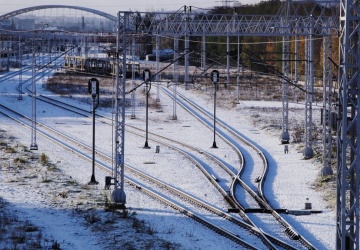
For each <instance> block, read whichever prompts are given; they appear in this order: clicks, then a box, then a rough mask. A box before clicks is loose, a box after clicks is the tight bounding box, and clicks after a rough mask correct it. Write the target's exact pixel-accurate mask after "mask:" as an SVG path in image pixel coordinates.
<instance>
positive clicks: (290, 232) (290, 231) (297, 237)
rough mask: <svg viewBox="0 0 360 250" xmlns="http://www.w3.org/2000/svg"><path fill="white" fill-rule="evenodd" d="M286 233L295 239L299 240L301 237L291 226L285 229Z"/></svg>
mask: <svg viewBox="0 0 360 250" xmlns="http://www.w3.org/2000/svg"><path fill="white" fill-rule="evenodd" d="M285 233H286V234H287V235H289V237H290V238H291V239H293V240H299V239H300V235H299V234H298V233H297V232H295V231H294V229H292V228H291V227H287V228H286V229H285Z"/></svg>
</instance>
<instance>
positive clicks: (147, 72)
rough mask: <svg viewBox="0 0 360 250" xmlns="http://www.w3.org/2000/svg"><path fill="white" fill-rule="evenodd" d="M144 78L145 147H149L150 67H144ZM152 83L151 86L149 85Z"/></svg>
mask: <svg viewBox="0 0 360 250" xmlns="http://www.w3.org/2000/svg"><path fill="white" fill-rule="evenodd" d="M143 80H144V81H145V84H146V89H145V91H146V139H145V146H144V148H146V149H149V148H150V147H149V143H148V127H149V126H148V120H149V119H148V117H149V116H148V114H149V92H150V89H151V72H150V70H149V69H144V71H143ZM149 84H150V87H149V86H148V85H149Z"/></svg>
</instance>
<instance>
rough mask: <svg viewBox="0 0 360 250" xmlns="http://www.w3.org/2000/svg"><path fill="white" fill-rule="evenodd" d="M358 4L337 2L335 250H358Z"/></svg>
mask: <svg viewBox="0 0 360 250" xmlns="http://www.w3.org/2000/svg"><path fill="white" fill-rule="evenodd" d="M359 9H360V3H359V1H349V0H341V1H340V30H339V31H340V44H339V57H340V65H339V103H338V104H339V106H338V118H339V119H338V128H337V147H338V153H337V177H336V178H337V195H336V220H337V221H336V222H337V223H336V248H337V249H342V250H345V249H347V250H353V249H359V226H360V224H359V182H360V176H359V174H360V145H359V143H360V140H359V139H360V119H359V112H360V105H359V95H360V79H359V73H360V59H359V57H360V51H359V35H360V29H359V26H360V13H359V12H360V11H359Z"/></svg>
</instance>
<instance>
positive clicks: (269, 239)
mask: <svg viewBox="0 0 360 250" xmlns="http://www.w3.org/2000/svg"><path fill="white" fill-rule="evenodd" d="M39 98H40V99H43V100H44V99H47V102H53V105H54V102H55V101H54V100H52V101H50V98H47V97H44V96H40V97H39ZM56 102H58V101H56ZM60 103H61V102H58V104H55V105H57V106H59V107H61V106H63V105H64V104H60ZM62 108H63V107H62ZM67 109H68V110H71V111H72V112H74V110H73V109H74V107H71V105H68V108H67ZM77 109H78V108H77ZM77 113H78V114H81V115H84V116H89V112H88V111H85V110H81V109H78V111H77ZM102 118H103V119H108V118H107V117H102ZM129 128H130V126H127V130H129ZM132 129H134V130H138V131H140V132H141V130H139V129H138V128H135V127H132ZM132 133H135V132H132ZM151 134H152V135H153V136H154V137H158V138H160V137H161V136H159V135H156V134H154V133H151ZM138 136H141V135H140V134H138ZM163 139H165V140H170V139H168V138H163ZM151 140H154V141H155V142H157V143H161V144H162V145H166V143H164V142H161V141H159V140H157V139H154V138H151ZM170 141H171V142H172V143H173V142H174V141H173V140H170ZM167 146H169V145H167ZM183 146H184V145H183ZM185 147H187V148H191V146H189V145H186V146H185ZM191 150H193V151H199V149H196V148H194V147H193V148H192V149H191ZM178 151H180V150H179V149H178ZM201 154H206V155H207V157H208V158H212V160H214V159H215V158H216V157H214V156H211V155H210V154H208V153H207V152H204V151H202V152H201ZM238 154H239V156H240V157H241V153H238ZM259 154H260V155H261V154H262V153H261V152H259ZM261 157H262V158H263V161H264V162H266V158H265V156H264V155H263V154H262V155H261ZM241 162H242V164H241V167H240V170H241V171H239V173H237V174H236V173H235V174H234V172H233V171H231V170H229V169H228V168H227V167H226V166H225V165H224V164H221V162H220V161H218V162H217V164H218V165H219V166H221V167H222V168H223V169H224V170H225V171H226V172H228V174H229V175H230V176H233V180H234V181H233V182H232V185H231V190H233V188H234V187H235V186H236V185H234V184H237V183H240V184H242V186H246V185H244V183H243V181H242V180H241V178H240V177H241V173H242V169H243V168H242V166H243V165H244V160H243V159H242V160H241ZM196 165H197V166H199V168H201V167H200V164H196ZM265 165H266V164H265ZM264 169H265V171H264V172H263V174H262V175H261V178H260V180H265V179H266V168H264ZM127 170H128V171H134V170H132V169H131V168H129V169H127ZM135 171H136V170H135ZM202 171H203V173H204V174H205V175H206V176H207V178H208V179H209V180H210V181H212V182H213V184H214V185H215V186H219V185H218V184H217V182H216V181H215V180H214V176H213V175H212V174H210V173H208V172H207V171H206V170H202ZM138 175H139V173H138ZM259 183H260V184H259V187H260V188H259V190H261V188H262V186H263V184H262V183H263V182H262V181H259ZM157 185H160V184H159V183H157ZM217 188H218V190H219V191H220V193H222V194H223V196H224V197H225V199H227V200H228V201H229V203H230V204H232V206H234V201H232V199H229V197H228V194H227V193H226V191H224V190H223V189H222V188H221V187H217ZM251 190H252V189H251V188H249V190H248V192H250V193H251ZM171 192H173V191H171ZM230 193H231V195H232V196H235V195H234V191H231V192H230ZM260 194H262V192H260ZM252 196H253V197H254V198H255V200H257V203H259V204H262V202H263V201H264V197H263V195H259V196H257V195H256V194H254V192H253V194H252ZM256 197H257V198H256ZM259 197H260V200H259ZM184 199H187V200H191V199H189V198H188V197H185V198H184ZM191 202H194V201H191ZM195 203H196V202H195ZM235 203H236V199H235ZM198 206H201V204H198ZM236 206H238V207H240V208H241V205H240V204H237V205H236ZM261 206H262V207H263V208H266V210H267V211H268V212H271V210H273V209H272V208H271V207H269V205H268V206H267V205H266V203H264V204H262V205H261ZM207 210H209V208H207ZM210 210H211V209H210ZM243 210H245V211H246V209H244V208H243ZM212 212H213V213H217V214H218V215H219V216H224V214H225V213H223V212H221V213H220V214H219V212H215V211H212ZM271 213H272V212H271ZM242 217H243V218H245V220H247V217H246V216H244V215H242ZM232 222H234V221H232ZM235 224H236V223H235ZM245 224H246V225H247V226H245V228H246V227H248V228H251V230H253V232H252V233H253V234H255V235H258V236H259V235H261V237H264V238H263V239H262V241H263V242H264V243H265V245H267V246H268V247H269V248H270V249H275V247H274V246H273V245H272V243H270V242H273V243H275V244H277V245H279V246H281V247H283V248H284V249H296V248H294V247H292V246H291V245H289V244H287V243H285V242H283V241H281V240H279V239H277V238H275V237H272V236H270V235H268V234H266V233H264V232H263V231H262V230H260V229H258V228H256V227H255V226H254V225H253V224H252V223H250V224H249V221H247V223H245ZM242 227H244V224H243V225H242ZM248 230H249V229H248ZM214 231H216V230H214ZM286 232H288V233H289V232H290V233H293V232H294V230H292V228H290V231H289V230H288V229H286ZM265 235H266V236H265ZM296 237H297V236H296ZM297 239H299V238H297ZM303 244H304V243H303ZM305 244H306V242H305ZM305 244H304V245H305ZM308 248H309V249H314V248H311V247H308Z"/></svg>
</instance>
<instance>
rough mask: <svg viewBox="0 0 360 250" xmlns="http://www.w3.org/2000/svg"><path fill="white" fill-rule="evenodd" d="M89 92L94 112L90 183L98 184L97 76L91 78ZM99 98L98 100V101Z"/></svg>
mask: <svg viewBox="0 0 360 250" xmlns="http://www.w3.org/2000/svg"><path fill="white" fill-rule="evenodd" d="M88 90H89V94H91V97H92V100H93V102H92V108H93V110H92V113H93V130H92V132H93V133H92V175H91V179H90V182H89V185H97V184H99V182H98V181H96V179H95V110H96V108H97V106H98V105H99V81H98V80H97V79H96V78H91V79H90V80H89V82H88ZM96 100H97V101H96Z"/></svg>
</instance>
